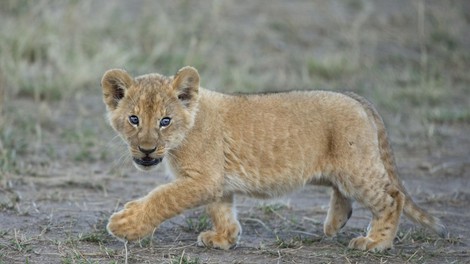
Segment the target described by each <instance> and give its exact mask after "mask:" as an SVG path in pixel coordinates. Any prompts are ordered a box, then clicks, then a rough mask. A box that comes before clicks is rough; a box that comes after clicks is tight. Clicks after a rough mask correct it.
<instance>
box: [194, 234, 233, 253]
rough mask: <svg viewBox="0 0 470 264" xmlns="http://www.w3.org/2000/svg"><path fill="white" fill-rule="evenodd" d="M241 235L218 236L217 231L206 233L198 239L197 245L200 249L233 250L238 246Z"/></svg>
mask: <svg viewBox="0 0 470 264" xmlns="http://www.w3.org/2000/svg"><path fill="white" fill-rule="evenodd" d="M238 238H239V233H235V234H232V235H228V234H226V233H222V234H218V233H216V232H215V231H206V232H202V233H201V234H199V236H198V237H197V245H198V246H200V247H210V248H215V249H224V250H228V249H232V248H235V247H236V246H237V242H238Z"/></svg>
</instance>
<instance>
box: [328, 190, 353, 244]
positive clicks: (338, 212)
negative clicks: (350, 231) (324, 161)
mask: <svg viewBox="0 0 470 264" xmlns="http://www.w3.org/2000/svg"><path fill="white" fill-rule="evenodd" d="M351 214H352V201H351V200H350V199H348V198H347V197H345V196H344V195H343V194H342V193H341V192H340V191H339V190H338V188H337V187H333V192H332V193H331V198H330V208H329V209H328V214H327V216H326V220H325V223H324V225H323V231H324V232H325V235H327V236H329V237H331V236H334V235H336V233H338V231H339V230H340V229H341V228H343V226H345V225H346V222H347V221H348V220H349V218H350V217H351Z"/></svg>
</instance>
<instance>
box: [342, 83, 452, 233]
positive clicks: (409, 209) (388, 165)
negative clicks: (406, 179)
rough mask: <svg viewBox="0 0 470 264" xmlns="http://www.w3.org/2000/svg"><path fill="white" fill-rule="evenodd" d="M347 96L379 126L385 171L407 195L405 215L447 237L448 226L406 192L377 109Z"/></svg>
mask: <svg viewBox="0 0 470 264" xmlns="http://www.w3.org/2000/svg"><path fill="white" fill-rule="evenodd" d="M345 94H346V95H347V96H349V97H351V98H353V99H354V100H356V101H358V102H359V103H361V105H362V106H363V107H364V109H365V110H366V112H367V114H368V115H369V116H370V117H372V118H373V120H374V122H375V125H376V126H377V131H378V135H377V136H378V141H379V148H380V156H381V158H382V162H383V163H384V166H385V169H386V170H387V173H388V175H389V177H390V180H391V181H392V183H393V184H394V185H395V186H397V187H398V189H399V190H400V191H401V192H402V193H403V194H404V195H405V206H404V207H403V211H404V213H405V215H406V216H407V217H408V218H410V219H411V220H413V221H414V222H416V223H419V224H421V225H422V226H424V227H427V228H429V229H431V230H433V231H434V232H436V233H437V234H438V235H439V236H441V237H447V236H448V235H449V233H448V231H447V228H446V226H445V225H444V224H443V223H442V222H441V220H440V219H439V218H437V217H434V216H431V215H430V214H428V213H427V212H426V211H424V210H423V209H421V208H420V207H419V206H418V205H416V203H415V202H414V201H413V200H412V199H411V196H410V195H409V194H408V192H407V191H406V189H405V187H404V186H403V184H402V182H401V180H400V179H399V177H398V172H397V168H396V164H395V158H394V156H393V151H392V148H391V146H390V143H389V141H388V135H387V131H386V129H385V125H384V122H383V120H382V118H381V117H380V115H379V113H378V112H377V110H376V109H375V107H374V105H372V103H370V102H369V101H367V100H366V99H365V98H363V97H361V96H359V95H357V94H355V93H352V92H346V93H345Z"/></svg>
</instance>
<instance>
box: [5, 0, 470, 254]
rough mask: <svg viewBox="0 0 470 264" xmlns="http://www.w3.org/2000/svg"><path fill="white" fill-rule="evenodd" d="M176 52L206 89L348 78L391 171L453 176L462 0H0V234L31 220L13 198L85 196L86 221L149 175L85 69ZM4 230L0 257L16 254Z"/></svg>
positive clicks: (166, 60) (459, 114)
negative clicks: (387, 143) (392, 157)
mask: <svg viewBox="0 0 470 264" xmlns="http://www.w3.org/2000/svg"><path fill="white" fill-rule="evenodd" d="M185 65H192V66H194V67H196V68H197V69H198V70H199V73H200V75H201V85H202V86H203V87H204V88H207V89H211V90H216V91H220V92H260V91H282V90H293V89H303V90H305V89H307V90H310V89H311V90H335V91H345V90H349V91H354V92H356V93H358V94H360V95H362V96H364V97H366V98H368V99H369V100H371V101H372V102H373V103H374V104H375V105H376V106H377V108H378V109H379V112H380V113H381V114H382V115H383V117H384V119H385V122H386V124H387V127H388V128H389V130H390V135H391V141H392V145H393V146H394V147H395V149H396V151H397V159H398V163H399V167H400V168H401V169H402V170H403V171H405V173H404V174H405V175H404V178H405V179H406V178H407V177H408V176H407V175H410V177H411V175H416V174H422V175H429V174H431V175H432V174H446V173H447V174H448V177H457V178H458V179H459V180H457V181H456V182H455V184H454V185H451V186H450V187H449V186H445V187H442V185H441V181H442V179H441V181H436V182H432V179H429V178H420V179H418V180H417V184H416V185H415V186H421V184H422V183H423V182H430V184H431V185H432V186H435V187H436V186H437V187H436V188H437V189H438V190H440V191H442V192H444V193H445V192H446V190H447V189H445V188H448V189H449V188H450V189H452V188H453V187H452V186H454V187H455V186H458V187H462V184H464V185H463V186H467V185H465V183H464V182H466V181H465V177H468V176H469V172H468V171H469V156H470V152H469V149H470V142H469V141H470V140H469V135H470V129H469V128H470V125H469V123H470V107H469V104H470V96H469V95H470V74H469V69H470V2H469V1H465V0H460V1H458V0H452V1H451V0H449V1H439V0H435V1H431V0H430V1H425V0H412V1H409V0H394V1H387V0H377V1H368V0H346V1H339V0H338V1H307V0H294V1H274V0H262V1H229V0H213V1H189V0H177V1H150V0H149V1H144V0H138V1H123V0H122V1H104V0H98V1H89V0H86V1H73V0H69V1H52V0H37V1H27V0H4V1H2V3H1V4H0V190H1V193H0V209H2V210H4V211H6V212H8V213H5V214H3V215H2V216H0V221H2V227H1V228H0V239H2V238H5V239H6V237H9V239H10V238H11V237H16V238H17V240H18V237H17V235H16V233H14V234H13V233H12V230H13V229H15V230H16V229H18V230H26V231H25V233H26V234H27V235H25V239H26V241H27V239H28V238H31V237H30V236H29V235H30V234H31V233H34V232H35V231H37V230H35V229H34V230H35V231H33V229H28V227H26V226H23V227H20V226H17V225H18V221H17V220H18V218H17V217H18V215H19V214H20V215H21V214H24V213H25V212H33V215H34V212H35V213H36V214H37V215H36V218H37V219H39V220H38V221H45V222H47V221H51V220H50V219H49V220H48V218H47V217H46V216H45V213H44V212H49V211H50V210H52V209H51V208H52V207H56V208H62V207H61V206H63V207H64V208H67V207H69V208H68V209H67V210H69V211H67V210H65V209H64V210H65V211H67V212H70V210H72V209H70V207H72V208H73V206H71V205H70V204H71V203H72V204H73V203H76V201H77V200H78V201H82V200H83V201H88V200H87V199H91V198H90V197H95V198H96V199H98V200H102V201H104V202H103V203H102V204H100V203H97V204H95V207H93V208H94V209H93V210H94V211H93V210H92V209H90V210H92V211H93V212H95V213H94V215H95V217H96V219H98V220H96V221H95V222H97V221H98V222H99V221H101V220H103V221H105V219H106V216H107V214H108V213H109V212H110V210H112V209H113V208H114V207H115V203H116V199H117V198H116V197H117V196H118V195H119V194H121V195H122V193H123V192H124V193H126V194H125V195H127V196H126V197H125V198H123V200H121V201H120V202H124V201H126V200H128V199H130V198H135V197H138V196H139V195H143V194H144V193H145V192H144V191H140V192H139V191H138V190H139V188H141V189H142V190H147V189H146V185H147V186H148V184H149V183H154V182H155V181H154V180H153V181H150V179H149V178H148V176H143V175H142V174H141V173H138V172H136V171H134V169H133V168H132V167H131V166H130V162H128V160H129V159H128V157H127V154H126V148H125V146H123V145H122V143H121V142H120V139H119V138H116V137H115V134H114V132H113V131H111V129H110V128H109V126H108V125H107V123H106V119H105V115H104V114H105V107H104V104H103V103H102V100H101V88H100V79H101V76H102V75H103V73H104V72H105V71H106V70H108V69H110V68H123V69H126V70H127V71H128V72H130V73H131V74H133V75H134V76H136V75H140V74H146V73H151V72H158V73H162V74H165V75H172V74H174V73H175V72H176V71H177V70H178V69H179V68H181V67H183V66H185ZM447 174H446V175H447ZM116 177H118V178H119V177H120V178H122V179H124V180H123V181H122V182H121V185H119V183H115V182H114V179H115V178H116ZM129 177H130V178H129ZM423 177H425V176H423ZM459 177H460V178H459ZM141 178H144V179H146V180H143V182H142V181H140V185H139V186H137V187H135V188H136V189H137V191H128V192H126V191H125V190H126V189H125V187H126V184H134V183H130V182H132V181H131V180H132V179H141ZM126 179H127V180H126ZM137 181H138V180H137ZM145 181H148V182H145ZM410 181H411V180H410ZM446 181H447V182H449V181H448V180H446ZM411 182H412V181H411ZM113 184H114V185H113ZM136 184H137V183H136ZM441 187H442V188H444V189H442V188H441ZM417 188H418V187H417ZM439 188H441V189H439ZM452 190H453V189H452ZM462 192H463V193H464V198H462V199H463V200H464V201H468V198H469V197H470V196H468V191H467V192H466V193H465V192H464V191H458V192H457V194H458V195H461V193H462ZM108 193H109V195H108ZM112 193H113V194H112ZM113 195H114V196H113ZM465 195H467V196H465ZM459 197H460V196H459ZM80 199H82V200H80ZM326 199H327V197H326ZM83 201H82V202H83ZM40 203H42V205H41V206H42V207H41V206H39V207H41V208H42V209H38V208H39V207H37V205H38V204H40ZM83 203H85V202H83ZM77 208H78V209H77ZM77 208H75V209H73V210H79V209H80V210H81V209H83V208H81V207H80V206H79V207H77ZM73 210H72V211H73ZM103 211H105V213H103ZM74 212H75V211H74ZM62 214H63V216H64V217H66V213H64V212H62ZM102 214H103V215H104V216H102ZM56 215H57V214H56ZM59 215H60V214H59ZM72 215H73V214H72ZM78 215H79V214H78V213H77V214H75V215H74V217H76V218H77V219H80V217H83V218H85V219H86V215H85V216H78ZM40 216H42V218H41V217H40ZM1 218H4V219H1ZM41 219H42V220H41ZM56 220H57V219H56ZM25 221H26V220H25ZM28 221H29V220H28ZM462 221H463V220H462ZM56 222H57V221H56ZM58 222H59V223H62V224H63V223H64V222H60V221H58ZM67 223H68V222H67ZM62 226H63V225H62ZM87 227H89V226H87ZM72 229H73V228H72ZM97 229H99V228H97ZM467 231H468V230H467ZM77 232H78V231H77ZM72 233H73V232H72ZM2 234H3V235H2ZM28 234H29V235H28ZM20 238H21V237H20ZM36 238H37V237H36ZM57 239H59V238H57ZM60 239H62V238H60ZM20 240H21V239H20ZM5 243H7V242H5ZM5 243H4V244H0V258H1V256H2V254H3V256H4V257H5V256H8V257H9V258H10V260H12V259H15V257H18V258H20V257H19V256H21V254H24V252H22V251H21V250H20V249H18V250H17V251H14V250H11V248H10V246H5ZM7 244H8V243H7ZM2 245H3V251H2ZM8 245H9V244H8ZM19 248H21V247H19ZM64 252H65V253H64ZM64 252H62V253H63V255H60V254H59V255H60V256H61V257H64V256H65V257H68V256H69V255H67V254H68V253H67V252H68V251H64ZM59 253H60V252H59ZM15 260H16V259H15ZM0 262H1V261H0ZM7 262H8V261H7Z"/></svg>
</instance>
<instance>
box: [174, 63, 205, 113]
mask: <svg viewBox="0 0 470 264" xmlns="http://www.w3.org/2000/svg"><path fill="white" fill-rule="evenodd" d="M172 85H173V88H174V89H175V91H176V94H177V95H178V99H179V100H180V101H181V102H182V103H183V104H184V105H185V106H186V107H190V106H191V105H193V103H194V102H196V101H197V95H198V92H199V73H198V72H197V70H196V69H195V68H193V67H190V66H186V67H183V68H181V69H180V70H179V71H178V72H177V73H176V74H175V76H174V77H173V84H172Z"/></svg>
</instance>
